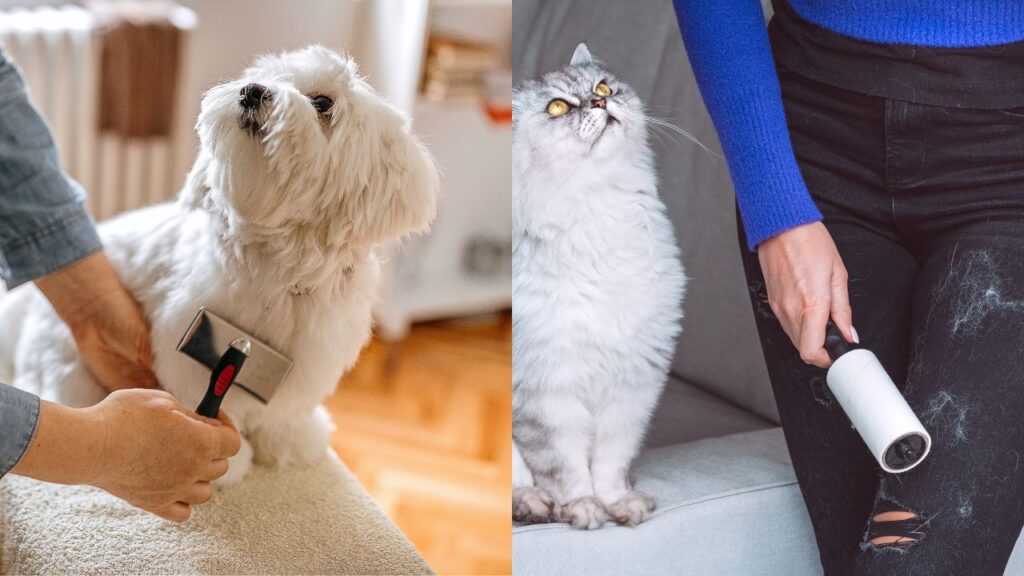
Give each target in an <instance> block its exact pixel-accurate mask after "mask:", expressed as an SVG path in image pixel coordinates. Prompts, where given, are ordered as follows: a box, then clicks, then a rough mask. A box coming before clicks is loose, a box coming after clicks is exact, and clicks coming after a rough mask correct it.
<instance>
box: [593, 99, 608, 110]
mask: <svg viewBox="0 0 1024 576" xmlns="http://www.w3.org/2000/svg"><path fill="white" fill-rule="evenodd" d="M590 107H591V108H602V109H607V108H608V103H607V102H605V99H604V98H594V99H593V100H591V101H590Z"/></svg>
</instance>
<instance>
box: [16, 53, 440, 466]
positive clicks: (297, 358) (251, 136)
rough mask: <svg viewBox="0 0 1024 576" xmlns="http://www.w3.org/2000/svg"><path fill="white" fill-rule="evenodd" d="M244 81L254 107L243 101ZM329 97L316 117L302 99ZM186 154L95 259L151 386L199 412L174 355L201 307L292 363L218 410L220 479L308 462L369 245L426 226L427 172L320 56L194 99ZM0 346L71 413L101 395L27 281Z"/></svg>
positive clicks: (27, 381)
mask: <svg viewBox="0 0 1024 576" xmlns="http://www.w3.org/2000/svg"><path fill="white" fill-rule="evenodd" d="M251 83H257V84H260V85H262V86H263V87H265V88H266V90H267V94H268V96H267V97H266V98H265V99H262V100H260V104H259V105H258V107H257V108H255V109H249V110H247V109H246V108H245V107H243V106H242V105H241V102H240V92H241V91H242V90H243V88H244V87H245V86H247V85H249V84H251ZM320 95H324V96H327V97H329V98H331V99H333V100H334V104H333V106H332V107H331V108H330V110H329V111H328V112H327V113H325V114H322V113H320V112H319V111H318V110H317V109H315V108H314V106H313V100H312V99H313V98H316V97H317V96H320ZM196 129H197V131H198V133H199V138H200V143H201V150H200V153H199V156H198V159H197V160H196V162H195V165H194V166H193V168H192V170H191V172H190V174H189V176H188V179H187V182H186V184H185V187H184V189H183V190H182V192H181V194H180V196H179V198H178V200H177V202H174V203H168V204H162V205H158V206H154V207H150V208H145V209H142V210H138V211H135V212H131V213H128V214H125V215H122V216H120V217H118V218H116V219H114V220H111V221H109V222H106V223H104V224H103V225H101V226H100V235H101V237H102V239H103V243H104V246H105V248H106V252H107V255H108V257H109V258H110V260H111V261H112V262H113V263H114V266H115V267H116V268H117V270H118V272H119V274H120V276H121V279H122V281H123V282H124V284H125V285H126V286H127V288H128V290H129V291H130V292H131V293H132V294H133V295H134V296H135V298H136V299H137V300H138V301H139V303H140V304H141V305H142V307H143V309H144V311H145V314H146V316H147V317H148V319H149V322H150V325H151V327H152V344H153V350H154V354H155V370H156V374H157V376H158V378H159V379H160V382H161V383H162V384H163V386H164V387H165V388H166V389H167V390H168V391H169V392H171V393H172V394H174V395H175V396H176V397H177V398H178V399H180V400H181V401H182V402H183V403H185V404H186V405H189V406H194V405H198V403H199V400H200V399H201V398H202V396H203V393H204V392H205V390H206V387H207V385H208V383H209V377H210V373H209V370H208V369H206V368H204V367H202V366H200V365H199V364H198V363H196V361H194V360H192V359H190V358H188V357H187V356H185V355H184V354H182V353H179V352H177V351H175V346H176V345H177V343H178V340H179V339H180V338H181V336H182V334H184V332H185V329H186V328H187V327H188V324H189V322H191V320H192V318H193V317H194V316H195V314H196V312H197V311H198V309H199V308H200V307H201V306H206V307H208V308H209V309H210V310H212V311H214V312H216V313H217V314H219V315H221V316H224V317H226V318H227V319H229V320H230V321H231V322H232V323H234V324H235V325H237V326H239V327H241V328H242V329H244V330H246V331H247V332H249V333H250V334H253V335H254V336H255V337H257V338H258V339H260V340H262V341H264V342H266V343H268V344H269V345H271V346H272V347H274V348H275V349H277V350H280V351H281V352H282V353H283V354H285V355H286V356H288V357H289V358H291V359H292V360H293V361H294V367H293V369H292V371H291V373H290V374H289V375H288V377H287V378H286V379H285V380H284V382H282V383H281V385H280V387H279V388H278V390H277V392H276V394H275V395H274V397H273V398H272V400H271V401H270V403H269V404H267V405H263V404H261V403H260V402H258V401H257V400H255V399H254V398H252V397H250V396H249V395H248V394H246V393H245V392H242V391H233V392H231V393H229V394H228V395H227V396H226V398H225V400H224V404H223V408H224V410H225V411H226V412H227V413H228V414H229V415H230V416H231V417H232V418H233V419H234V421H235V423H236V424H237V425H238V427H239V429H240V431H241V432H242V434H243V445H242V450H241V452H239V454H238V455H237V456H236V457H234V458H232V460H231V466H230V470H229V472H228V474H227V475H225V477H224V478H222V479H221V482H220V483H221V484H231V483H234V482H237V481H238V480H240V479H241V478H242V477H244V475H245V474H246V472H247V471H248V470H249V467H250V464H251V461H252V460H253V458H254V456H255V458H256V459H257V460H259V461H262V462H267V463H272V464H276V465H279V466H287V465H291V464H302V463H308V462H310V461H312V460H314V459H316V458H319V457H321V456H322V455H323V453H324V451H325V450H326V448H327V445H328V434H329V431H330V423H329V420H328V418H327V416H326V413H325V412H324V410H323V409H322V408H321V407H320V403H321V402H322V401H323V400H324V399H325V398H326V397H327V396H328V395H329V394H331V392H332V391H333V390H334V388H335V386H336V385H337V383H338V381H339V379H340V378H341V376H342V374H343V373H344V372H346V371H347V370H348V369H349V368H350V367H351V366H352V365H353V364H354V363H355V361H356V358H357V356H358V355H359V351H360V349H361V348H362V347H363V345H364V344H365V343H366V342H367V340H368V338H369V336H370V330H371V308H372V306H373V304H374V302H375V298H376V295H377V292H378V283H379V276H380V265H379V262H378V258H377V256H375V253H374V249H375V247H377V246H378V245H380V244H381V243H384V242H387V241H389V240H393V239H396V238H399V237H402V236H404V235H406V234H409V233H412V232H417V231H424V230H426V229H427V227H428V225H429V223H430V222H431V220H432V219H433V217H434V213H435V209H436V194H437V189H438V175H437V171H436V168H435V166H434V162H433V160H432V158H431V157H430V155H429V153H428V152H427V151H426V149H425V148H424V147H423V146H422V145H421V144H420V143H419V142H418V141H417V139H416V138H415V137H414V136H412V135H411V133H410V131H409V126H408V122H407V120H406V119H405V118H404V117H403V116H402V115H401V114H400V113H399V112H398V111H396V110H395V109H394V108H392V107H391V106H390V105H388V104H387V103H386V102H385V101H384V100H383V99H382V98H380V97H379V96H378V95H377V94H375V93H374V92H373V90H372V89H371V88H370V87H369V85H368V84H367V83H366V82H365V81H364V80H363V79H362V78H360V76H359V75H358V72H357V69H356V65H355V63H354V62H353V61H352V60H351V59H349V58H347V57H343V56H340V55H338V54H336V53H334V52H332V51H330V50H327V49H325V48H323V47H319V46H312V47H309V48H306V49H303V50H299V51H295V52H290V53H283V54H278V55H269V56H264V57H262V58H259V59H258V60H256V62H255V64H254V65H253V66H252V67H250V68H249V69H247V70H246V71H245V72H244V74H243V75H242V77H241V78H239V79H238V80H235V81H231V82H227V83H224V84H221V85H219V86H216V87H214V88H212V89H211V90H209V91H208V92H207V93H206V94H205V95H204V97H203V101H202V107H201V112H200V114H199V119H198V122H197V124H196ZM0 325H2V326H4V328H5V330H10V332H8V336H7V337H6V338H5V341H4V342H2V344H4V345H5V349H4V350H0V357H3V359H0V367H6V368H7V369H8V370H9V371H10V372H11V374H3V375H0V376H10V377H13V380H8V381H9V382H12V383H13V385H15V386H17V387H19V388H22V389H25V390H29V391H31V392H34V393H37V394H39V395H40V396H41V397H43V398H45V399H49V400H53V401H57V402H61V403H63V404H69V405H73V406H86V405H91V404H94V403H96V402H98V401H99V400H100V399H102V398H103V396H104V392H103V390H102V389H101V388H100V387H99V385H98V384H97V383H96V382H95V381H94V380H93V378H92V377H91V376H90V374H89V373H88V371H87V370H86V368H85V366H84V364H83V363H82V362H81V360H80V359H79V357H78V354H77V351H76V349H75V344H74V341H73V340H72V338H71V334H70V332H69V330H68V329H67V327H66V326H65V325H64V324H63V323H62V322H61V320H60V319H59V318H58V317H57V315H56V314H55V312H54V311H53V309H52V308H51V307H50V306H49V304H48V302H47V301H46V300H45V298H44V297H43V296H42V295H41V293H39V292H38V290H36V289H35V288H34V287H32V286H31V285H28V286H26V287H23V288H19V289H17V290H14V291H13V292H11V293H10V294H8V295H7V296H6V297H5V301H3V302H2V304H0Z"/></svg>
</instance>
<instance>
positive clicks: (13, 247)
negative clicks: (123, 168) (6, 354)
mask: <svg viewBox="0 0 1024 576" xmlns="http://www.w3.org/2000/svg"><path fill="white" fill-rule="evenodd" d="M84 198H85V194H84V192H83V191H82V188H81V187H80V186H79V185H78V184H77V183H76V182H75V181H74V180H72V179H71V178H69V177H68V176H67V174H65V173H64V171H63V170H62V169H61V166H60V162H59V159H58V157H57V149H56V146H54V143H53V137H52V136H51V135H50V130H49V128H48V127H47V125H46V122H44V121H43V119H42V117H41V116H40V115H39V112H38V111H36V109H35V108H34V107H33V106H32V104H31V103H29V100H28V94H27V92H26V90H25V84H24V82H23V81H22V79H21V75H20V74H19V73H18V70H17V69H16V68H15V67H14V65H13V64H12V63H11V61H10V60H8V59H7V56H6V54H5V53H3V52H2V51H0V277H2V278H3V280H4V281H5V282H6V283H7V287H8V289H10V288H14V287H15V286H18V285H20V284H23V283H25V282H28V281H30V280H32V279H34V278H39V277H41V276H45V275H47V274H50V273H52V272H55V271H57V270H59V269H61V268H64V267H65V266H67V265H69V264H71V263H73V262H77V261H78V260H81V259H82V258H85V257H86V256H88V255H90V254H93V253H94V252H97V251H99V250H100V249H101V248H102V246H101V244H100V239H99V236H98V235H97V234H96V229H95V227H94V226H93V224H92V221H91V220H90V219H89V215H88V214H87V213H86V211H85V208H84V207H83V200H84Z"/></svg>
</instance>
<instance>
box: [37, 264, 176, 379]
mask: <svg viewBox="0 0 1024 576" xmlns="http://www.w3.org/2000/svg"><path fill="white" fill-rule="evenodd" d="M36 286H38V287H39V289H40V290H41V291H42V292H43V294H45V295H46V297H47V298H48V299H49V300H50V303H51V304H53V307H54V309H55V310H56V311H57V314H59V315H60V317H61V319H63V320H64V323H65V324H67V325H68V327H69V328H70V329H71V334H72V335H73V336H74V338H75V344H76V346H77V347H78V351H79V353H80V354H81V356H82V360H83V361H84V362H85V365H86V367H87V368H88V369H89V372H91V373H92V375H93V377H94V378H96V380H97V382H99V384H100V385H101V386H103V388H105V389H106V390H107V392H113V391H114V390H120V389H123V388H157V387H158V386H159V385H158V382H157V379H156V376H155V375H154V374H153V352H152V349H151V348H150V338H149V324H148V323H147V322H146V318H145V317H144V316H143V314H142V309H141V308H140V307H139V305H138V303H137V302H136V301H135V299H134V298H133V297H132V295H131V294H130V293H129V292H128V290H126V289H125V287H124V285H122V284H121V280H120V278H119V277H118V276H117V272H116V271H115V270H114V267H113V266H112V265H111V264H110V261H109V260H108V259H107V256H106V254H104V253H103V252H97V253H96V254H93V255H91V256H89V257H87V258H84V259H82V260H80V261H79V262H76V263H74V264H72V265H70V266H68V267H66V268H63V269H61V270H58V271H57V272H54V273H53V274H50V275H47V276H45V277H43V278H40V279H38V280H36Z"/></svg>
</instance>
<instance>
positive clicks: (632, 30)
mask: <svg viewBox="0 0 1024 576" xmlns="http://www.w3.org/2000/svg"><path fill="white" fill-rule="evenodd" d="M512 11H513V33H512V55H513V73H514V77H515V80H516V81H517V82H519V81H522V80H523V79H526V78H534V77H537V76H540V75H541V74H542V73H544V72H547V71H549V70H553V69H555V68H558V67H560V66H563V65H565V64H567V63H568V61H569V57H570V55H571V54H572V51H573V49H574V48H575V47H576V44H577V43H578V42H580V41H586V42H587V43H588V44H589V46H590V50H591V52H593V54H594V55H595V56H596V57H597V58H599V59H601V60H603V61H605V62H606V63H607V64H608V67H609V68H610V69H611V70H612V71H614V72H615V73H616V74H617V75H618V76H619V77H621V78H622V79H623V80H625V81H627V82H629V83H630V84H631V85H632V86H633V88H635V89H636V91H637V93H638V94H639V95H640V97H641V98H643V100H644V102H645V104H646V105H647V108H648V109H649V110H650V113H651V114H654V115H656V116H659V117H661V118H663V119H664V120H667V121H669V122H672V123H673V124H676V125H678V126H680V127H681V128H683V129H685V130H687V131H688V132H690V133H691V134H693V135H694V136H696V137H697V139H699V140H700V141H701V142H703V143H704V144H706V145H707V146H708V147H709V148H711V149H712V150H714V151H715V152H716V153H717V154H718V155H719V156H721V150H720V148H719V145H718V138H717V136H716V134H715V130H714V127H713V126H712V124H711V120H710V119H709V118H708V115H707V112H706V110H705V109H704V103H703V101H702V100H701V97H700V93H699V91H698V90H697V85H696V82H695V81H694V79H693V73H692V72H691V70H690V65H689V62H688V61H687V59H686V53H685V51H684V49H683V43H682V39H681V38H680V35H679V29H678V27H677V26H676V18H675V13H674V11H673V9H672V3H671V2H669V1H668V0H661V1H659V2H622V1H621V0H561V1H559V2H551V1H546V0H516V1H515V2H513V4H512ZM662 132H664V133H662ZM651 142H652V144H653V145H654V147H655V152H656V154H657V160H658V174H659V178H660V182H661V189H660V194H661V198H662V199H663V200H664V201H665V204H666V205H667V206H668V210H669V216H670V217H671V218H672V221H673V222H674V223H675V226H676V236H677V237H678V239H679V244H680V246H681V248H682V251H683V261H684V264H685V266H686V271H687V274H688V275H689V277H690V282H689V284H688V286H687V295H686V303H685V318H684V320H683V335H682V337H681V338H680V341H679V346H678V350H677V354H676V360H675V363H674V365H673V370H674V371H675V372H676V373H677V374H679V375H680V376H681V377H682V378H684V379H685V380H687V381H688V382H691V383H693V384H696V385H697V386H700V387H702V388H705V389H707V390H709V391H711V392H712V393H714V394H716V395H718V396H720V397H722V398H727V399H728V400H730V401H731V402H733V403H734V404H736V405H737V406H740V407H743V408H746V409H747V410H750V411H752V412H754V413H756V414H758V415H760V416H762V417H763V418H767V419H769V420H771V421H773V422H778V414H777V412H776V411H775V403H774V398H773V396H772V393H771V389H770V387H769V385H768V379H767V371H766V370H765V367H764V358H763V356H762V354H761V349H760V346H759V345H758V341H757V332H756V330H755V328H754V318H753V312H752V311H751V308H750V300H749V299H748V296H747V284H746V281H745V280H744V277H743V271H742V267H741V265H740V260H739V246H738V244H737V240H736V223H735V212H734V210H735V208H734V200H733V192H732V184H731V181H730V179H729V173H728V170H727V167H726V165H725V161H724V160H722V159H721V158H714V157H712V156H710V155H709V154H707V153H705V152H704V150H703V149H701V148H700V147H699V146H697V145H695V144H693V143H692V142H690V141H689V140H686V139H685V138H683V137H681V136H678V135H673V134H671V133H668V132H667V131H659V133H656V134H654V135H653V136H652V139H651Z"/></svg>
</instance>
